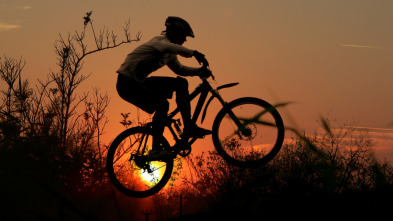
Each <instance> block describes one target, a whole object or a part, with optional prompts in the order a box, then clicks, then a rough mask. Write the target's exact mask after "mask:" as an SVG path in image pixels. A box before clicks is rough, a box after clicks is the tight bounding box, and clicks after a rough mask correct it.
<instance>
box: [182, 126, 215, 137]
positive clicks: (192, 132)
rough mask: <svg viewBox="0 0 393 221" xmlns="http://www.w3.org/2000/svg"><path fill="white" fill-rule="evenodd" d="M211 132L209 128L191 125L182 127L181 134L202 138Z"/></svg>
mask: <svg viewBox="0 0 393 221" xmlns="http://www.w3.org/2000/svg"><path fill="white" fill-rule="evenodd" d="M211 133H212V131H211V130H207V129H204V128H201V127H198V126H197V125H193V126H190V127H186V128H184V131H183V136H185V137H194V138H203V137H204V136H206V135H209V134H211Z"/></svg>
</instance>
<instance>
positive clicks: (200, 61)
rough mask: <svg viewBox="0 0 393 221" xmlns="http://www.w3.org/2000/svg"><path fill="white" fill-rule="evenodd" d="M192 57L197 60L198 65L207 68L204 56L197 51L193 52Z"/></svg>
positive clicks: (207, 64)
mask: <svg viewBox="0 0 393 221" xmlns="http://www.w3.org/2000/svg"><path fill="white" fill-rule="evenodd" d="M192 55H193V56H194V57H195V58H196V59H197V61H198V62H199V64H200V63H202V64H203V65H204V66H209V62H207V60H206V58H205V55H204V54H202V53H200V52H199V51H194V53H192Z"/></svg>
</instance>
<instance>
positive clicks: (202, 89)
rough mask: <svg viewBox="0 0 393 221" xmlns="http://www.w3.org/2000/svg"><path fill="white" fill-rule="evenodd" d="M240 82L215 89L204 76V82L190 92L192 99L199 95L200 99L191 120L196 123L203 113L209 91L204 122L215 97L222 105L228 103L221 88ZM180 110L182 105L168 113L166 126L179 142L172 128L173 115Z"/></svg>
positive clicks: (192, 141) (190, 142)
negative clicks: (222, 95)
mask: <svg viewBox="0 0 393 221" xmlns="http://www.w3.org/2000/svg"><path fill="white" fill-rule="evenodd" d="M238 84H239V83H230V84H225V85H222V86H219V87H217V88H216V89H214V88H213V87H212V86H211V85H210V83H209V82H208V81H207V78H202V83H201V84H199V85H198V86H197V87H196V88H195V90H194V91H193V92H192V93H191V94H190V101H192V100H194V99H195V98H196V97H197V96H198V95H200V96H199V99H198V103H197V105H196V107H195V109H194V113H193V115H192V117H191V121H192V122H193V123H196V121H197V120H198V117H199V115H200V114H201V111H202V108H203V106H204V104H205V102H206V99H207V96H208V94H209V92H210V93H211V97H210V99H209V100H208V102H207V103H206V105H205V109H204V111H203V115H202V120H201V122H203V120H204V118H205V116H206V112H207V108H208V107H209V105H210V103H211V101H212V100H213V99H214V98H217V99H218V100H219V102H220V103H221V104H222V106H225V105H226V104H227V102H226V101H224V99H223V98H222V97H221V95H220V94H219V93H218V91H219V90H221V89H224V88H228V87H233V86H235V85H238ZM179 112H180V107H179V106H178V107H177V108H176V109H175V110H173V111H172V112H171V113H170V114H169V115H168V119H170V121H169V122H168V123H167V125H166V127H168V129H169V131H170V132H171V134H172V136H173V138H174V139H175V141H176V143H178V142H179V141H180V140H181V139H180V138H179V137H178V136H177V134H176V132H175V130H174V129H173V128H172V126H171V125H172V123H173V122H174V121H175V120H174V119H173V117H174V116H175V115H176V114H178V113H179ZM196 139H197V138H192V139H191V140H190V141H188V143H189V144H192V143H194V142H195V140H196Z"/></svg>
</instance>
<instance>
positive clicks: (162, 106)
mask: <svg viewBox="0 0 393 221" xmlns="http://www.w3.org/2000/svg"><path fill="white" fill-rule="evenodd" d="M156 111H157V112H160V113H165V114H166V113H168V111H169V102H168V101H167V100H161V101H160V102H159V103H158V105H157V110H156Z"/></svg>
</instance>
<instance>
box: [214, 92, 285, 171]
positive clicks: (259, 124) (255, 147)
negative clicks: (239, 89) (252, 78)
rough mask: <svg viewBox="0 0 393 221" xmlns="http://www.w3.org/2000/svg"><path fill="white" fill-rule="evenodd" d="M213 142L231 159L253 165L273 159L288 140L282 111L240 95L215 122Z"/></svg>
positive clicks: (234, 161) (222, 111)
mask: <svg viewBox="0 0 393 221" xmlns="http://www.w3.org/2000/svg"><path fill="white" fill-rule="evenodd" d="M212 132H213V134H212V138H213V143H214V146H215V148H216V150H217V152H218V153H219V154H220V155H221V156H222V157H223V158H224V160H226V161H227V162H229V163H231V164H234V165H237V166H242V167H253V166H258V165H264V164H266V163H268V162H269V161H270V160H272V159H273V158H274V157H275V156H276V155H277V153H278V152H279V150H280V149H281V146H282V143H283V140H284V124H283V121H282V119H281V116H280V114H279V113H278V111H277V110H276V109H275V108H274V107H273V106H272V105H270V104H269V103H267V102H266V101H264V100H261V99H258V98H252V97H245V98H239V99H237V100H234V101H232V102H230V103H228V104H227V105H225V106H224V107H223V108H222V109H221V110H220V112H219V113H218V114H217V117H216V119H215V120H214V123H213V131H212Z"/></svg>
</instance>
